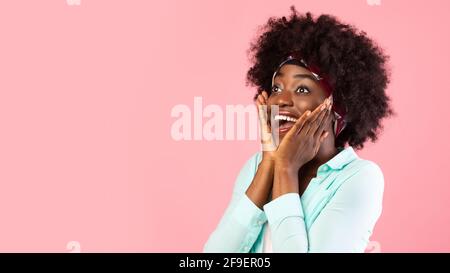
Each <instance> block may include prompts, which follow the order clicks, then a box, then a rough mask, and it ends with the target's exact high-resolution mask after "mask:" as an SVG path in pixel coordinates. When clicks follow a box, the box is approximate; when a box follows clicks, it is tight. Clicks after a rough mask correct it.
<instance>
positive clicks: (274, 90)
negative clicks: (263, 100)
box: [272, 85, 281, 94]
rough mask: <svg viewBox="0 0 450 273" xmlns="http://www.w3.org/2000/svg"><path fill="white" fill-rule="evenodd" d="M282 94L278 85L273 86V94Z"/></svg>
mask: <svg viewBox="0 0 450 273" xmlns="http://www.w3.org/2000/svg"><path fill="white" fill-rule="evenodd" d="M280 92H281V88H280V87H278V86H276V85H274V86H272V94H274V93H280Z"/></svg>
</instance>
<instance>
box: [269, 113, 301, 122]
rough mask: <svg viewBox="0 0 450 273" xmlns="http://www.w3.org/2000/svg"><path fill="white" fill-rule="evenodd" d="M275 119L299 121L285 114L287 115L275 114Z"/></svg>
mask: <svg viewBox="0 0 450 273" xmlns="http://www.w3.org/2000/svg"><path fill="white" fill-rule="evenodd" d="M274 120H286V121H291V122H296V121H297V120H296V119H295V118H293V117H289V116H285V115H275V117H274Z"/></svg>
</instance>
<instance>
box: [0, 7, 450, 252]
mask: <svg viewBox="0 0 450 273" xmlns="http://www.w3.org/2000/svg"><path fill="white" fill-rule="evenodd" d="M344 3H345V4H344ZM292 4H295V5H296V7H297V9H298V10H299V11H312V12H313V13H314V14H320V13H331V14H334V15H336V16H338V17H339V18H340V19H341V20H343V21H345V22H348V23H352V24H355V25H356V26H357V27H358V28H360V29H363V30H365V31H366V32H367V33H368V34H369V35H370V36H371V37H373V38H374V39H375V40H376V41H377V42H378V43H379V44H380V46H382V47H384V48H385V50H386V52H387V53H388V54H389V55H391V67H392V76H393V77H392V84H391V85H390V86H389V89H388V93H389V95H390V96H391V98H392V100H393V106H394V108H395V111H396V112H397V116H396V117H395V118H394V119H391V120H388V121H387V122H386V123H385V130H384V133H383V134H382V135H381V136H380V140H379V142H378V143H376V144H369V145H367V147H366V148H365V149H364V150H363V151H361V152H360V153H359V154H360V155H361V156H362V157H364V158H367V159H370V160H373V161H375V162H377V163H378V164H379V165H380V166H381V168H382V170H383V171H384V175H385V182H386V187H385V199H384V212H383V214H382V217H381V218H380V220H379V222H378V224H377V226H376V229H375V233H374V235H373V236H372V238H371V239H372V240H373V241H376V242H378V243H379V245H380V247H381V251H382V252H399V251H402V252H403V251H405V252H417V251H425V252H430V251H439V252H440V251H450V214H449V212H448V209H449V207H450V196H449V193H450V174H449V172H448V170H449V167H448V162H449V152H450V144H449V141H448V140H449V139H450V129H449V128H450V127H449V114H450V107H449V103H448V102H449V101H450V92H449V91H450V90H449V86H450V77H449V75H448V73H449V69H448V67H449V63H450V62H449V61H450V53H449V52H450V51H449V48H450V39H449V32H448V26H449V25H450V17H449V16H448V11H449V10H450V2H449V1H446V0H441V1H438V0H430V1H399V0H392V1H388V0H382V1H381V5H380V6H369V5H368V4H367V3H366V0H352V1H331V0H329V1H325V0H319V1H261V0H253V1H225V0H221V1H206V0H204V1H181V0H179V1H173V0H172V1H147V0H140V1H138V0H133V1H125V0H122V1H119V0H82V1H81V5H79V6H70V5H68V4H67V3H66V0H46V1H43V0H42V1H36V0H28V1H25V0H14V1H13V0H9V1H7V0H5V1H1V2H0V37H1V42H0V126H1V134H0V186H1V189H0V217H1V225H0V251H2V252H6V251H18V252H22V251H33V252H34V251H36V252H48V251H52V252H69V251H70V249H69V248H70V247H69V245H70V243H69V242H70V241H75V243H74V244H75V245H78V248H77V249H75V251H80V250H81V251H82V252H98V251H107V252H118V251H127V252H128V251H130V252H131V251H139V252H141V251H142V252H200V251H201V250H202V247H203V244H204V243H205V241H206V239H207V237H208V235H209V233H210V232H211V231H212V230H213V229H214V227H215V226H216V224H217V222H218V220H219V218H220V217H221V216H222V213H223V210H224V209H225V207H226V205H227V204H228V201H229V198H230V196H231V190H232V186H233V183H234V179H235V178H236V175H237V173H238V171H239V169H240V168H241V166H242V164H243V163H244V162H245V161H246V160H247V158H248V157H249V156H250V155H252V154H253V153H254V152H255V151H257V150H258V149H259V144H258V141H250V140H247V141H238V140H235V141H178V142H177V141H174V140H173V139H172V138H171V135H170V129H171V125H172V123H173V122H174V120H175V119H174V118H172V117H171V116H170V112H171V109H172V107H174V106H175V105H177V104H186V105H189V106H190V107H191V108H192V107H193V99H194V96H202V98H203V104H204V105H208V104H218V105H221V106H225V105H227V104H230V105H235V104H243V105H248V104H251V103H252V100H251V99H252V96H253V92H254V90H252V89H250V88H247V87H246V86H245V81H244V80H245V73H246V70H247V68H248V61H247V57H246V50H247V49H248V46H249V42H250V40H251V39H252V37H254V35H255V30H256V27H257V26H258V25H260V24H263V23H264V22H265V21H266V20H267V18H268V17H269V16H280V15H285V14H287V13H288V12H289V6H290V5H292ZM68 247H69V248H68Z"/></svg>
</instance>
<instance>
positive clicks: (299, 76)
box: [275, 72, 316, 81]
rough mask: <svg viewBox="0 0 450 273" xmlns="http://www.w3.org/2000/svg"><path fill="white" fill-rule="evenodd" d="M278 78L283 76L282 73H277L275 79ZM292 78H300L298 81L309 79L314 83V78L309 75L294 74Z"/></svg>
mask: <svg viewBox="0 0 450 273" xmlns="http://www.w3.org/2000/svg"><path fill="white" fill-rule="evenodd" d="M278 76H283V73H281V72H277V74H276V75H275V77H278ZM294 78H300V79H302V78H309V79H311V80H313V81H316V78H314V76H313V75H310V74H295V75H294Z"/></svg>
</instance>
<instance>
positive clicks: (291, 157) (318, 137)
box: [275, 98, 331, 176]
mask: <svg viewBox="0 0 450 273" xmlns="http://www.w3.org/2000/svg"><path fill="white" fill-rule="evenodd" d="M330 113H331V100H330V99H329V98H327V99H326V100H325V101H324V102H323V103H322V104H321V105H319V106H318V107H317V108H316V109H315V110H314V111H313V112H312V113H311V111H306V112H304V113H303V115H302V116H301V117H300V118H299V119H298V120H297V121H296V122H295V124H294V126H292V128H291V129H290V130H289V132H287V133H286V135H285V137H284V138H283V140H282V141H281V143H280V145H279V146H278V149H277V151H276V154H275V168H276V169H282V170H284V171H287V172H288V173H289V174H290V175H292V176H296V175H297V173H298V171H299V169H300V168H301V166H303V165H304V164H306V163H307V162H308V161H310V160H311V159H313V158H314V157H315V156H316V154H317V152H318V151H319V148H320V144H321V143H322V142H323V140H324V139H325V138H326V137H327V135H328V132H326V131H325V126H326V124H327V121H328V119H329V118H330V116H331V114H330Z"/></svg>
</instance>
